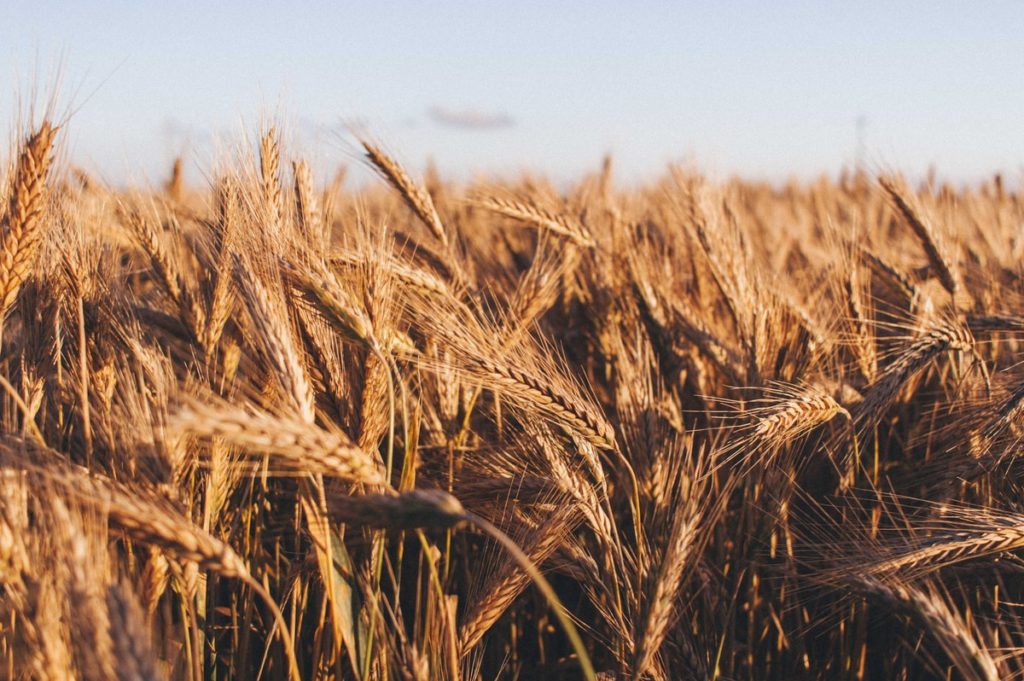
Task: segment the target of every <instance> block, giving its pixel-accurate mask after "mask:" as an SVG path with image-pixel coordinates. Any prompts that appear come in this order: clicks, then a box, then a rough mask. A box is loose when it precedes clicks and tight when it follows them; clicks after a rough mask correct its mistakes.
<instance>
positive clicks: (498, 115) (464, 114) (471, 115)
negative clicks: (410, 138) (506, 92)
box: [427, 106, 516, 130]
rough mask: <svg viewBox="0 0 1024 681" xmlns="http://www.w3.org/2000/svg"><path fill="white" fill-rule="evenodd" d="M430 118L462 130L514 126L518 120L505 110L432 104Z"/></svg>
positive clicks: (440, 123) (428, 112) (428, 113)
mask: <svg viewBox="0 0 1024 681" xmlns="http://www.w3.org/2000/svg"><path fill="white" fill-rule="evenodd" d="M427 115H428V116H430V120H432V121H434V122H435V123H437V124H438V125H443V126H445V127H448V128H458V129H460V130H496V129H499V128H511V127H514V126H515V124H516V122H515V120H513V119H512V117H511V116H509V115H508V114H506V113H504V112H500V111H498V112H485V111H476V110H474V109H460V110H454V109H448V108H445V107H442V106H432V107H430V109H428V110H427Z"/></svg>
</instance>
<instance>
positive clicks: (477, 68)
mask: <svg viewBox="0 0 1024 681" xmlns="http://www.w3.org/2000/svg"><path fill="white" fill-rule="evenodd" d="M2 5H3V12H2V17H3V20H2V21H0V67H2V71H0V73H2V75H3V77H4V79H3V81H2V82H3V83H4V86H3V87H0V116H2V120H4V121H7V122H8V128H10V127H11V126H12V125H13V123H14V121H15V119H16V113H17V111H18V108H19V106H21V104H20V102H19V97H20V99H21V100H24V99H25V98H26V96H27V94H28V91H29V86H30V85H31V84H32V82H33V80H37V81H39V82H40V83H42V84H43V85H45V84H46V82H48V81H47V78H46V74H47V73H48V72H49V71H51V70H52V67H54V66H55V65H61V67H62V68H61V70H62V71H63V85H62V88H61V97H60V102H61V104H62V105H64V107H65V108H67V107H68V106H69V105H73V106H75V107H77V109H76V111H75V113H74V115H73V117H72V119H71V125H70V127H69V130H68V135H69V137H68V150H69V155H70V156H71V157H72V159H74V160H75V161H76V162H78V163H81V164H82V165H84V166H85V167H87V168H93V169H100V170H102V171H103V173H104V175H105V176H106V177H108V178H109V179H112V180H118V181H119V180H123V179H125V177H126V172H127V171H126V169H137V170H139V171H141V172H143V173H145V174H146V175H148V176H149V177H151V178H154V179H158V178H159V177H160V176H161V175H162V173H163V172H164V169H165V167H166V163H167V161H168V159H169V158H170V157H172V156H173V154H174V153H175V151H176V150H177V149H179V148H181V147H183V145H186V144H187V145H188V147H187V148H188V149H189V150H190V154H189V155H190V160H191V165H192V167H193V168H195V167H197V166H201V165H203V164H205V163H206V161H207V160H208V159H209V158H210V156H211V152H210V151H209V149H210V140H211V139H212V138H214V137H222V136H223V137H226V138H228V139H234V140H238V139H239V138H240V137H241V135H242V134H243V132H249V133H252V132H253V131H254V130H255V129H256V128H257V127H258V124H259V121H260V117H261V114H269V115H271V116H277V118H278V119H280V120H283V121H284V122H285V123H286V124H287V128H288V130H289V136H290V139H291V142H292V147H293V148H294V147H296V146H298V147H300V148H301V149H302V150H303V151H305V152H307V153H308V154H310V155H314V156H315V157H316V159H317V161H318V163H319V167H320V168H323V169H324V172H325V173H326V172H327V170H326V169H327V168H329V167H330V166H331V165H332V164H334V163H338V162H345V161H348V162H350V161H351V158H350V157H347V156H346V154H349V153H350V151H349V150H347V149H346V147H345V145H344V144H342V143H341V142H340V141H339V138H338V136H337V135H335V134H334V133H326V132H324V131H325V130H330V129H339V127H340V126H341V124H343V123H351V122H353V121H361V122H364V123H365V126H366V128H367V129H368V130H369V131H370V132H372V133H373V134H374V135H375V136H377V137H379V138H380V139H382V140H384V141H385V142H386V143H387V146H388V147H389V148H390V149H391V150H393V151H394V152H396V153H397V154H398V155H399V157H400V158H401V159H403V160H404V161H406V162H408V163H409V164H410V165H411V166H413V167H416V168H421V167H422V166H423V163H424V162H425V160H426V159H427V157H433V158H434V159H435V160H436V162H437V164H438V165H439V167H440V168H441V169H442V170H443V171H446V172H453V173H458V174H460V175H462V176H465V175H467V174H468V173H469V172H470V171H471V170H473V169H483V170H489V171H498V172H515V171H517V170H518V169H522V168H530V169H535V170H540V171H543V172H547V173H548V174H550V175H553V176H554V177H556V178H566V177H572V176H574V175H576V174H578V173H580V172H582V171H583V170H587V169H594V168H596V167H597V166H598V164H599V162H600V159H601V157H602V155H603V154H604V153H605V152H607V151H611V152H613V153H614V154H615V157H616V159H617V161H618V165H619V168H620V169H621V172H622V173H623V174H624V175H626V176H628V177H633V178H636V177H644V176H650V175H653V174H656V173H658V172H660V171H661V170H662V169H663V168H664V165H665V164H666V163H667V162H669V161H673V160H691V161H694V162H696V164H697V165H698V166H699V167H701V168H704V169H706V170H709V171H711V172H713V173H715V174H718V175H724V174H728V173H734V172H735V173H740V174H743V175H748V176H755V177H765V178H770V179H783V178H784V177H785V176H786V175H788V174H791V173H792V174H797V175H800V176H803V177H808V176H812V175H814V174H815V173H817V172H820V171H824V172H830V173H834V172H836V171H837V170H838V169H839V168H840V167H841V166H842V164H843V163H844V162H849V161H851V160H852V159H853V157H854V154H855V140H856V133H855V122H856V120H857V117H858V116H864V117H865V118H866V121H867V125H866V137H865V139H866V143H867V150H868V154H867V158H868V160H869V162H871V163H872V164H874V165H875V166H885V167H894V168H901V169H904V170H907V171H910V172H914V173H918V172H921V171H923V170H925V169H926V168H927V167H928V165H929V164H935V165H936V166H937V167H938V169H939V171H940V172H941V173H942V174H943V175H945V176H947V177H951V178H953V179H958V180H971V179H976V178H979V177H982V176H984V175H986V174H988V173H989V172H990V171H996V170H1000V171H1003V172H1006V173H1008V174H1010V176H1012V177H1020V175H1021V169H1022V168H1024V87H1022V85H1024V3H1020V2H982V1H979V2H941V1H935V2H895V1H889V2H857V3H854V2H809V1H808V2H797V1H793V2H785V1H782V0H777V1H775V2H768V1H764V2H739V1H736V2H702V3H697V2H674V3H669V2H639V1H638V2H603V1H600V0H591V1H589V2H533V1H531V0H505V1H504V2H483V1H478V2H468V1H445V2H425V1H421V2H413V1H407V2H398V1H395V2H386V1H378V2H326V1H323V2H289V3H284V2H260V1H258V0H253V1H250V2H241V1H237V0H220V1H217V2H213V1H210V2H188V1H186V0H180V1H179V2H173V3H172V2H149V1H146V0H134V1H129V0H63V1H53V0H31V1H29V0H4V2H3V3H2ZM36 74H39V77H38V78H35V75H36ZM432 109H435V110H436V109H441V110H444V111H447V112H451V114H452V115H451V116H449V118H454V117H457V115H458V114H460V113H461V114H466V113H472V114H477V115H480V116H485V117H486V116H504V117H507V118H508V119H511V120H512V122H513V125H511V126H508V125H506V126H495V127H478V128H472V129H462V128H459V127H453V126H450V125H443V124H442V123H443V121H442V120H439V118H443V116H441V117H438V116H432V115H431V110H432ZM314 151H315V152H316V153H315V154H314V153H313V152H314Z"/></svg>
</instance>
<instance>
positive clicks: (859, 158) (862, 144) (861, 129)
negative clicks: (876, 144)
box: [854, 114, 868, 170]
mask: <svg viewBox="0 0 1024 681" xmlns="http://www.w3.org/2000/svg"><path fill="white" fill-rule="evenodd" d="M856 127H857V141H856V144H857V146H856V149H855V150H854V163H855V164H856V166H855V167H856V168H857V170H864V163H865V162H866V161H867V153H868V152H867V134H868V117H867V116H865V115H864V114H861V115H859V116H857V120H856Z"/></svg>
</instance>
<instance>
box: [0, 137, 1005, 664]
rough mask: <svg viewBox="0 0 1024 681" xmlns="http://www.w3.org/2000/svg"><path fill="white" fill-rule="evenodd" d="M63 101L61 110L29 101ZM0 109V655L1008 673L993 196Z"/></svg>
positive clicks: (1000, 230)
mask: <svg viewBox="0 0 1024 681" xmlns="http://www.w3.org/2000/svg"><path fill="white" fill-rule="evenodd" d="M69 125H70V127H73V122H72V123H71V124H69ZM68 127H69V126H68V125H65V126H57V125H51V124H50V123H48V122H42V123H38V124H37V125H35V126H34V127H33V128H31V129H29V130H25V131H23V133H24V134H23V135H22V136H21V138H20V142H19V143H18V144H17V145H16V147H15V148H13V149H12V152H11V154H10V156H9V159H8V162H7V163H6V166H5V168H4V171H3V176H2V178H0V179H2V182H0V186H2V187H3V189H2V190H0V191H2V192H4V194H3V197H2V202H0V206H2V208H0V210H2V215H3V222H2V235H0V315H2V326H0V334H2V336H0V338H2V341H0V387H2V393H0V395H2V397H0V421H2V424H3V426H2V434H0V510H2V513H0V611H2V612H0V669H2V672H0V678H5V679H12V680H13V679H60V680H63V679H84V680H91V679H121V680H124V681H128V680H142V679H174V680H179V679H180V680H188V681H196V680H198V679H216V680H218V681H220V680H231V679H289V680H291V681H297V680H299V679H359V680H369V679H374V680H381V681H384V680H396V681H397V680H402V681H406V680H408V681H426V680H428V679H430V680H447V679H465V680H467V681H468V680H477V679H479V680H488V681H489V680H491V679H588V680H589V681H594V680H595V679H601V680H602V681H612V680H619V679H621V680H627V679H630V680H634V681H639V680H654V681H663V680H664V681H670V680H676V679H780V680H781V679H966V680H970V681H981V680H985V681H992V680H995V679H1011V678H1017V677H1019V676H1020V675H1021V673H1022V671H1024V654H1022V651H1021V649H1020V648H1019V647H1018V643H1024V617H1022V613H1021V612H1020V609H1021V607H1022V603H1024V583H1022V580H1021V574H1022V571H1024V563H1022V562H1021V556H1020V555H1019V551H1020V549H1024V504H1022V501H1021V500H1022V499H1024V497H1022V495H1021V493H1022V490H1024V487H1022V484H1021V478H1019V477H1018V475H1020V474H1021V468H1020V466H1019V465H1018V464H1017V461H1016V459H1017V454H1018V451H1019V442H1020V440H1019V438H1020V437H1021V435H1022V433H1024V430H1022V429H1024V387H1022V385H1024V372H1022V370H1021V369H1020V368H1019V358H1020V356H1021V355H1019V354H1018V353H1020V352H1021V351H1022V348H1021V346H1020V343H1021V334H1022V333H1024V315H1022V314H1020V311H1021V309H1022V305H1021V304H1022V302H1024V296H1022V293H1024V281H1022V270H1021V263H1022V262H1024V260H1022V258H1024V198H1022V194H1021V193H1020V192H1019V190H1018V188H1014V187H1008V186H1004V182H1003V180H1002V178H1000V177H999V176H995V177H993V178H992V179H991V180H990V181H988V182H985V183H981V184H978V185H974V186H971V187H961V188H954V187H951V186H947V185H944V184H940V183H939V182H937V181H936V180H934V179H929V180H927V181H925V182H922V183H920V184H919V185H917V184H913V183H911V182H909V181H907V180H906V179H904V178H902V177H900V176H898V175H896V174H892V175H885V176H881V177H875V176H871V175H868V174H866V173H863V172H851V173H846V174H844V175H842V176H840V177H838V178H836V179H834V180H826V179H822V180H820V181H817V182H813V183H806V184H800V183H796V182H793V183H790V184H787V185H785V186H781V187H778V186H769V185H766V184H758V183H753V182H744V181H740V180H729V181H726V180H722V181H713V180H711V179H708V178H706V177H703V176H702V175H701V174H700V173H698V172H696V171H693V170H687V169H685V168H682V167H671V168H669V169H667V170H666V172H665V173H664V175H663V176H662V178H661V179H660V180H657V181H655V182H651V183H648V184H646V185H644V186H639V187H635V186H627V185H625V184H623V183H621V181H619V180H618V178H617V177H616V174H615V171H614V166H613V163H612V161H611V160H610V159H609V160H606V162H605V163H604V165H603V167H601V168H597V169H595V172H594V173H593V174H591V175H588V176H585V177H582V178H579V180H578V181H576V182H575V183H573V184H572V185H571V186H568V187H561V186H556V185H554V184H552V183H550V182H548V181H545V180H544V179H542V178H540V177H522V178H519V179H515V180H509V181H506V182H500V183H499V182H487V183H483V182H469V183H458V182H452V181H447V180H445V179H444V178H441V177H439V176H438V173H437V172H436V171H433V170H428V171H427V172H426V173H425V174H423V176H420V175H419V174H418V173H415V172H412V171H411V170H409V169H407V168H406V167H403V165H402V164H400V163H399V161H398V160H396V158H395V154H393V153H392V152H390V151H389V150H388V149H387V147H386V145H384V144H381V143H378V142H376V141H373V140H370V139H362V140H360V144H361V145H362V146H361V152H363V153H364V158H363V159H362V161H361V162H362V163H365V164H366V165H367V167H371V168H373V169H375V170H376V171H377V173H378V175H379V181H377V182H376V183H374V184H371V185H369V186H367V187H363V188H360V189H350V188H349V187H348V186H347V185H346V183H345V181H344V175H343V174H342V173H340V172H339V174H338V175H337V176H335V177H334V178H333V179H332V180H331V181H327V182H322V181H319V180H318V179H317V178H315V177H314V173H313V171H312V169H311V166H310V165H309V164H308V163H307V162H305V161H304V160H303V159H302V155H301V154H300V153H297V152H295V151H293V150H291V149H289V148H288V147H287V145H285V144H284V143H283V141H282V135H281V134H280V133H279V129H278V128H274V127H266V128H265V129H263V130H261V131H259V134H258V135H257V136H256V138H257V143H255V144H253V145H252V146H253V149H252V150H251V151H250V152H249V153H240V154H238V155H237V157H236V158H232V159H225V162H224V163H223V164H221V166H220V169H219V170H218V171H216V172H215V173H211V174H210V175H209V176H208V177H205V178H193V181H191V182H190V181H187V178H185V177H184V175H185V174H186V173H185V171H184V167H185V166H186V164H184V163H182V162H181V161H179V162H177V163H176V164H175V166H174V168H173V171H172V172H171V173H170V179H169V181H168V182H167V183H166V186H164V187H160V188H157V189H154V188H152V187H144V186H140V187H134V188H130V189H116V188H113V187H110V186H107V185H106V184H105V183H104V182H102V181H101V180H99V179H97V178H95V177H92V176H90V175H89V174H88V173H86V172H84V171H82V170H80V169H77V168H75V167H73V166H71V165H70V164H69V163H67V162H66V161H64V160H63V155H62V153H61V149H62V145H63V144H64V139H65V136H66V135H67V134H68V130H67V128H68Z"/></svg>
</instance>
